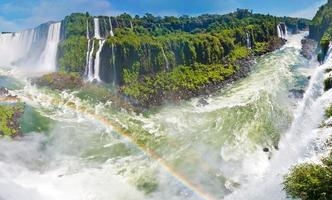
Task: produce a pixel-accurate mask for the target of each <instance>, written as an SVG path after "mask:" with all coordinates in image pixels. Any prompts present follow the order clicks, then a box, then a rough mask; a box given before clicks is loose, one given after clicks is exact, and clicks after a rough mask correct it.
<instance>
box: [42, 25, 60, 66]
mask: <svg viewBox="0 0 332 200" xmlns="http://www.w3.org/2000/svg"><path fill="white" fill-rule="evenodd" d="M60 30H61V22H58V23H54V24H51V25H50V27H49V30H48V34H47V40H46V47H45V49H44V51H43V54H42V55H41V56H40V61H39V65H40V66H42V70H43V72H53V71H56V56H57V52H58V44H59V41H60Z"/></svg>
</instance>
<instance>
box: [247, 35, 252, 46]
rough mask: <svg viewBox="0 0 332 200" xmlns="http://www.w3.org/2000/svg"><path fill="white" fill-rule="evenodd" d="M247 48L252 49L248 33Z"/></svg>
mask: <svg viewBox="0 0 332 200" xmlns="http://www.w3.org/2000/svg"><path fill="white" fill-rule="evenodd" d="M247 48H248V49H251V39H250V34H249V33H247Z"/></svg>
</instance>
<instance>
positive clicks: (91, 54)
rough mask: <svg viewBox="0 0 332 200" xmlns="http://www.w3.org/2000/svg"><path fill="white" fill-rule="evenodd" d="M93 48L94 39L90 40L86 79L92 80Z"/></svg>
mask: <svg viewBox="0 0 332 200" xmlns="http://www.w3.org/2000/svg"><path fill="white" fill-rule="evenodd" d="M94 50H95V40H92V47H91V51H90V53H89V63H88V80H93V77H94V75H93V52H94Z"/></svg>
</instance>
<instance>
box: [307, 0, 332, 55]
mask: <svg viewBox="0 0 332 200" xmlns="http://www.w3.org/2000/svg"><path fill="white" fill-rule="evenodd" d="M331 36H332V1H330V0H329V1H328V3H327V4H325V5H323V6H321V7H320V8H319V10H318V12H317V13H316V15H315V17H314V18H313V19H312V22H311V24H310V37H311V38H313V39H316V40H318V41H320V46H321V48H322V55H320V56H321V57H322V58H321V60H322V59H323V57H325V54H326V52H327V49H328V47H329V42H330V41H331Z"/></svg>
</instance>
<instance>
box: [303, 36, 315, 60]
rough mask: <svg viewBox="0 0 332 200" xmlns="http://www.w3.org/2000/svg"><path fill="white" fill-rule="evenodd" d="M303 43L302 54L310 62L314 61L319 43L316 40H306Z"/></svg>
mask: <svg viewBox="0 0 332 200" xmlns="http://www.w3.org/2000/svg"><path fill="white" fill-rule="evenodd" d="M301 43H302V49H301V54H302V55H303V56H304V57H305V58H307V59H309V60H310V59H312V58H313V57H314V55H315V51H316V48H317V42H316V41H315V40H312V39H308V38H305V39H303V40H302V41H301Z"/></svg>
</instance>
